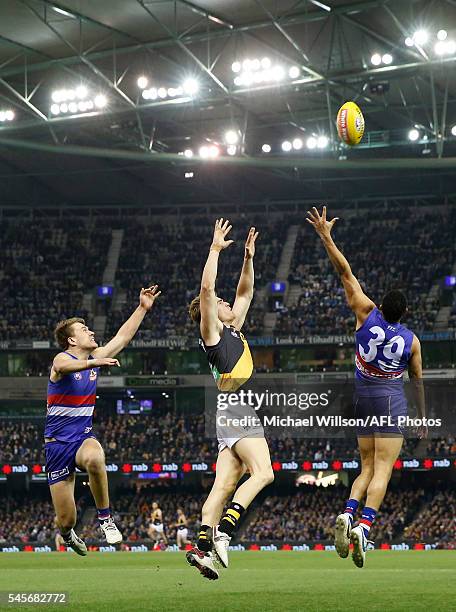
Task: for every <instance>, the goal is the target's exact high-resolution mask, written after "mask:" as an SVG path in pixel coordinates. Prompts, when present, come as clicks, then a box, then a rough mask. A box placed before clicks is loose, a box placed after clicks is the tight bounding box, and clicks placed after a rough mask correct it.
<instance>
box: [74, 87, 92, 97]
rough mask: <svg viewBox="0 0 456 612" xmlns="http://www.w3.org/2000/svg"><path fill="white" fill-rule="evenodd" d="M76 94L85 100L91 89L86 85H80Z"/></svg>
mask: <svg viewBox="0 0 456 612" xmlns="http://www.w3.org/2000/svg"><path fill="white" fill-rule="evenodd" d="M75 94H76V97H77V98H78V100H84V98H87V96H88V95H89V91H88V89H87V87H86V86H85V85H78V87H76V89H75Z"/></svg>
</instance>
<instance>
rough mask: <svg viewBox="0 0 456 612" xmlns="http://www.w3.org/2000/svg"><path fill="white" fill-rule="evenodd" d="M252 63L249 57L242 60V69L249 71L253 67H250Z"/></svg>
mask: <svg viewBox="0 0 456 612" xmlns="http://www.w3.org/2000/svg"><path fill="white" fill-rule="evenodd" d="M250 64H251V60H249V59H245V60H244V61H243V62H242V70H244V71H245V72H247V71H248V70H250V69H251V68H250Z"/></svg>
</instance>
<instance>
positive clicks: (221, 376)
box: [200, 325, 253, 391]
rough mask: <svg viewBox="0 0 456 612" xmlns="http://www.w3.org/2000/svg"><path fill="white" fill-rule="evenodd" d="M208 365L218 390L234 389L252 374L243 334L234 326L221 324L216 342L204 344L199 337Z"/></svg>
mask: <svg viewBox="0 0 456 612" xmlns="http://www.w3.org/2000/svg"><path fill="white" fill-rule="evenodd" d="M200 344H201V346H202V347H203V350H204V351H205V353H206V356H207V360H208V362H209V367H210V368H211V371H212V375H213V376H214V379H215V382H216V384H217V387H218V389H219V390H220V391H236V390H237V389H239V387H241V386H242V385H243V384H244V383H245V382H247V381H248V380H249V378H250V377H251V376H252V374H253V359H252V354H251V352H250V348H249V345H248V343H247V340H246V339H245V337H244V335H243V334H242V333H241V332H240V331H238V330H237V329H235V328H234V327H231V326H230V327H228V326H226V325H224V326H223V331H222V335H221V336H220V340H219V341H218V342H217V344H214V345H213V346H206V344H204V342H203V340H201V339H200Z"/></svg>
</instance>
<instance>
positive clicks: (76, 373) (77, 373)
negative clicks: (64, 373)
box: [73, 372, 82, 380]
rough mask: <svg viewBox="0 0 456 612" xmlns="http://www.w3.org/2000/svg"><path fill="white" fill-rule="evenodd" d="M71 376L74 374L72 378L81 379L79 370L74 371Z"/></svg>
mask: <svg viewBox="0 0 456 612" xmlns="http://www.w3.org/2000/svg"><path fill="white" fill-rule="evenodd" d="M73 376H74V380H82V374H81V372H75V373H74V374H73Z"/></svg>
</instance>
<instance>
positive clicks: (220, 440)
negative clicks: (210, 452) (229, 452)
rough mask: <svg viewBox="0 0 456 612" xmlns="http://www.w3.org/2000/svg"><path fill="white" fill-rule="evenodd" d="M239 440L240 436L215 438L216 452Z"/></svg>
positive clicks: (231, 445) (230, 446)
mask: <svg viewBox="0 0 456 612" xmlns="http://www.w3.org/2000/svg"><path fill="white" fill-rule="evenodd" d="M239 440H241V438H217V441H218V452H219V453H221V452H222V450H223V449H225V448H233V446H234V445H235V444H236V442H239Z"/></svg>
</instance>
